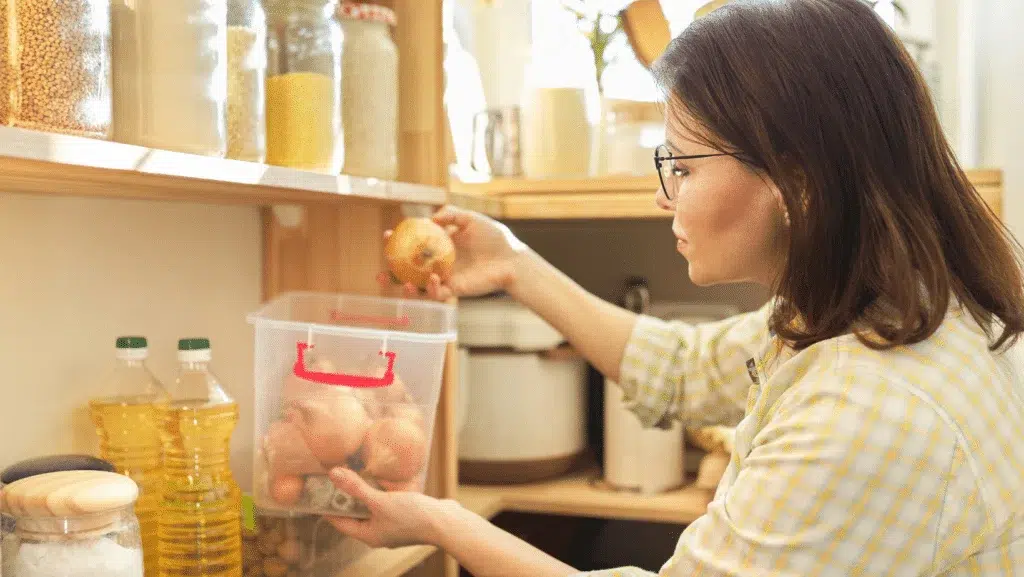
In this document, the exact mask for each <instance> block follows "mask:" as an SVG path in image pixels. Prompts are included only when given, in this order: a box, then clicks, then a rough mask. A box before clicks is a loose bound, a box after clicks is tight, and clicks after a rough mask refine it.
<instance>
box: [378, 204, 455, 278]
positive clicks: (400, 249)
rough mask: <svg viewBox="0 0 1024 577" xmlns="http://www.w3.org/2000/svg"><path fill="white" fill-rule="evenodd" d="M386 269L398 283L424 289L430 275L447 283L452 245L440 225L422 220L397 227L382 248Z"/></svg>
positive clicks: (453, 255) (451, 263)
mask: <svg viewBox="0 0 1024 577" xmlns="http://www.w3.org/2000/svg"><path fill="white" fill-rule="evenodd" d="M384 257H385V259H386V260H387V263H388V268H390V269H391V274H392V275H394V277H395V278H396V279H398V280H399V281H400V282H402V283H406V282H410V283H412V284H413V285H415V286H417V287H419V288H426V286H427V282H428V281H429V280H430V275H431V274H437V276H439V277H441V281H442V282H443V281H446V280H448V278H449V277H451V274H452V267H454V265H455V244H454V243H452V239H451V237H450V236H448V233H447V232H446V231H445V230H444V228H443V227H441V225H439V224H437V223H436V222H434V221H433V220H431V219H429V218H424V217H413V218H407V219H405V220H403V221H402V222H400V223H398V226H396V227H395V229H394V231H392V233H391V236H390V237H388V241H387V244H386V245H385V246H384Z"/></svg>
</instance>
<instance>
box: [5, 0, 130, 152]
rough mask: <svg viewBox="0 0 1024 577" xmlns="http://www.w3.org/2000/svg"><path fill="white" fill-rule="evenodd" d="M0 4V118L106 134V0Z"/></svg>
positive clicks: (108, 106)
mask: <svg viewBox="0 0 1024 577" xmlns="http://www.w3.org/2000/svg"><path fill="white" fill-rule="evenodd" d="M0 8H2V9H0V28H2V29H3V32H0V37H2V38H0V39H2V40H3V42H2V44H0V53H3V54H4V58H3V60H4V62H3V63H0V88H3V91H2V92H0V99H9V101H8V102H5V103H4V104H3V105H0V121H2V122H3V123H5V124H9V125H11V126H20V127H23V128H30V129H34V130H42V131H46V132H59V133H64V134H74V135H77V136H88V137H91V138H99V139H107V138H109V137H110V129H111V117H112V108H111V107H112V103H111V86H110V84H111V32H110V0H63V1H61V2H53V1H47V0H5V1H4V2H0ZM8 57H9V58H8Z"/></svg>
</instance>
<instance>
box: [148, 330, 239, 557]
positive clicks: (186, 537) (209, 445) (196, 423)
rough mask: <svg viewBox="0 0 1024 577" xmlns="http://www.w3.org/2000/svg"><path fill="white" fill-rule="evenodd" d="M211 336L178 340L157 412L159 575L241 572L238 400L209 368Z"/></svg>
mask: <svg viewBox="0 0 1024 577" xmlns="http://www.w3.org/2000/svg"><path fill="white" fill-rule="evenodd" d="M210 360H211V353H210V341H209V340H208V339H205V338H194V339H181V340H180V341H178V363H179V365H178V376H177V378H176V379H175V381H174V385H173V386H172V387H170V389H171V391H170V393H171V402H170V404H169V406H168V407H167V409H166V411H165V412H164V415H163V419H162V421H163V430H162V435H163V442H164V488H163V499H162V501H161V505H160V577H184V576H188V577H241V575H242V554H241V546H242V542H241V491H240V490H239V487H238V484H237V483H236V482H235V479H234V477H233V476H232V474H231V467H230V454H231V451H230V443H231V435H232V432H233V431H234V429H235V424H236V423H237V422H238V404H237V403H236V402H235V400H234V399H232V398H231V396H230V395H228V393H227V392H226V391H225V390H224V389H223V388H222V387H221V385H220V382H219V381H218V379H217V377H216V376H214V374H213V373H212V372H211V371H210Z"/></svg>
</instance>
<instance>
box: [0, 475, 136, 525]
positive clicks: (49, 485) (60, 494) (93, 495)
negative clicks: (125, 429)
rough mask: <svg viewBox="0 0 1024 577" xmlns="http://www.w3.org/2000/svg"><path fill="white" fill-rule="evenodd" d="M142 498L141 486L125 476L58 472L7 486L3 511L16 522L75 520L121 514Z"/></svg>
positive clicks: (1, 497)
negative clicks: (99, 515)
mask: <svg viewBox="0 0 1024 577" xmlns="http://www.w3.org/2000/svg"><path fill="white" fill-rule="evenodd" d="M138 497H139V487H138V485H136V484H135V481H132V480H131V479H130V478H129V477H127V476H125V475H119V474H117V473H111V472H108V471H57V472H54V473H44V474H42V475H34V476H32V477H26V478H24V479H20V480H18V481H15V482H13V483H11V484H10V485H5V486H4V488H3V491H2V492H0V510H2V511H3V512H4V513H7V514H8V515H11V516H12V517H16V518H21V517H29V518H40V517H59V518H75V517H85V516H90V515H95V514H99V513H109V512H113V511H117V510H119V509H122V508H124V507H126V506H128V505H131V504H133V503H134V502H135V500H136V499H137V498H138Z"/></svg>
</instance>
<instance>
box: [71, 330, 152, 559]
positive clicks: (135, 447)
mask: <svg viewBox="0 0 1024 577" xmlns="http://www.w3.org/2000/svg"><path fill="white" fill-rule="evenodd" d="M114 351H115V353H114V355H115V358H116V359H117V361H116V365H115V367H114V370H113V371H112V372H111V373H110V374H109V375H108V376H107V378H106V379H105V380H104V382H103V385H102V386H101V388H100V391H99V392H98V393H97V394H96V395H95V396H94V397H93V398H92V399H91V400H90V401H89V413H90V416H91V418H92V422H93V425H94V426H95V427H96V434H97V436H98V437H99V441H100V443H99V444H100V457H101V458H102V459H103V460H105V461H107V462H109V463H110V464H112V465H113V466H114V468H115V470H116V471H117V472H119V473H121V474H123V475H127V476H129V477H131V478H132V480H134V481H135V482H136V484H138V486H139V498H138V500H137V501H136V503H135V515H136V516H137V517H138V519H139V525H140V527H139V528H140V531H141V534H142V535H141V536H142V551H143V556H144V559H145V571H146V577H156V575H157V562H158V559H159V557H158V550H157V525H158V514H159V507H160V495H161V482H162V480H163V470H162V468H163V462H162V461H163V460H162V453H163V444H162V441H161V437H160V416H161V415H162V414H163V411H164V410H165V409H166V407H167V403H168V401H169V400H170V398H169V396H168V394H167V390H166V389H165V388H164V387H163V385H162V384H161V383H160V382H159V381H158V380H157V378H156V377H155V376H153V373H151V372H150V371H149V368H148V367H147V366H146V359H147V358H148V357H149V349H148V343H147V341H146V338H145V337H132V336H124V337H118V338H117V340H116V342H115V349H114Z"/></svg>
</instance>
